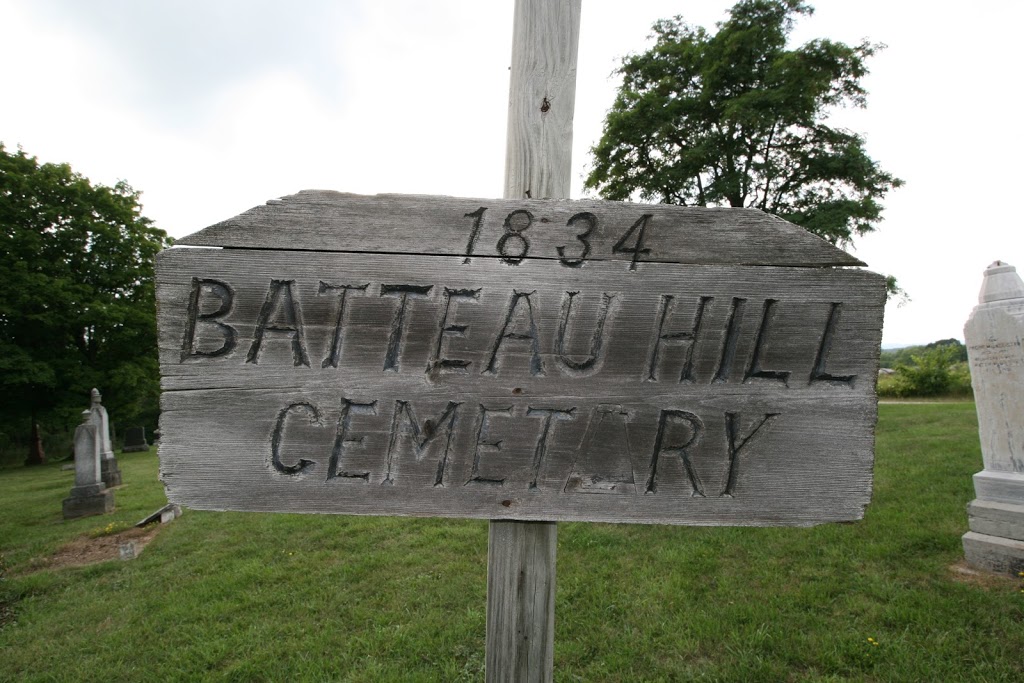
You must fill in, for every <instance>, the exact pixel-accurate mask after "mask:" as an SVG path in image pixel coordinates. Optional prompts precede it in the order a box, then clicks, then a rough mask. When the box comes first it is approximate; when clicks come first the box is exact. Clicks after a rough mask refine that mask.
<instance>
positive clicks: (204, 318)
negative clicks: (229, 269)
mask: <svg viewBox="0 0 1024 683" xmlns="http://www.w3.org/2000/svg"><path fill="white" fill-rule="evenodd" d="M203 292H208V293H209V294H210V295H212V296H215V297H217V298H218V299H220V306H218V307H217V310H215V311H211V312H209V313H203V312H202V304H203ZM234 300H235V293H234V291H233V290H232V289H231V286H230V285H229V284H228V283H226V282H221V281H220V280H211V279H208V278H198V277H194V278H192V291H191V292H190V293H189V297H188V314H187V315H186V317H185V336H184V338H183V339H182V342H181V362H182V363H184V362H185V359H187V358H189V357H190V356H203V357H213V356H223V355H226V354H228V353H231V352H232V351H234V349H235V344H236V343H237V339H238V333H237V332H236V331H235V328H234V327H232V326H231V325H228V324H227V323H222V322H220V321H219V320H217V318H222V317H224V316H226V315H227V314H228V313H230V312H231V307H232V304H233V303H234ZM198 323H204V324H207V325H214V326H216V327H217V329H218V330H220V334H221V336H223V337H224V342H223V343H222V344H221V345H220V346H219V347H218V348H216V349H214V350H212V351H203V350H201V349H199V348H196V331H197V324H198Z"/></svg>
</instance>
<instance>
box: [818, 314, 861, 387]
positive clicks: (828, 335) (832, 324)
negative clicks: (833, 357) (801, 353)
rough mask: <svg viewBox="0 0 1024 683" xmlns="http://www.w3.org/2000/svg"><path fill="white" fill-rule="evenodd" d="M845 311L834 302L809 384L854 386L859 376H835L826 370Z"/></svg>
mask: <svg viewBox="0 0 1024 683" xmlns="http://www.w3.org/2000/svg"><path fill="white" fill-rule="evenodd" d="M842 310H843V305H842V304H841V303H836V302H833V303H832V306H831V308H830V309H829V312H828V321H827V322H826V323H825V331H824V332H822V334H821V343H820V344H818V355H817V356H816V357H815V358H814V368H813V369H812V370H811V378H810V379H809V380H808V382H807V383H808V384H814V383H815V382H829V383H831V384H845V385H847V386H850V387H852V386H853V380H855V379H856V378H857V375H833V374H830V373H829V372H827V371H826V370H825V364H826V363H827V362H828V356H829V354H830V353H831V352H832V341H833V339H835V336H836V328H837V327H839V316H840V313H841V312H842Z"/></svg>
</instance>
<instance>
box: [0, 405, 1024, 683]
mask: <svg viewBox="0 0 1024 683" xmlns="http://www.w3.org/2000/svg"><path fill="white" fill-rule="evenodd" d="M976 430H977V427H976V418H975V414H974V405H973V404H971V403H945V404H932V405H883V406H881V407H880V420H879V425H878V449H877V463H876V468H875V494H874V498H873V502H872V504H871V505H870V506H869V508H868V512H867V516H866V518H865V520H864V521H863V522H859V523H855V524H842V525H829V526H821V527H815V528H812V529H754V528H721V529H718V528H689V527H668V526H636V525H629V526H627V525H607V524H560V525H559V549H558V593H557V607H556V624H557V626H556V628H557V632H556V636H555V679H556V680H559V681H688V680H701V681H751V682H760V681H928V682H931V681H986V682H994V681H1021V680H1024V656H1022V653H1024V593H1022V588H1024V582H1022V581H1021V580H1019V579H1014V578H1010V577H1007V578H999V577H983V576H971V575H965V574H964V573H963V572H962V571H957V570H956V568H955V567H954V565H956V564H957V563H958V562H959V561H960V560H961V559H962V555H963V553H962V550H961V547H960V536H961V535H962V534H963V533H964V532H965V531H966V530H967V518H966V513H965V511H964V506H965V504H966V503H967V502H968V501H969V500H970V499H971V498H973V490H972V484H971V475H972V474H973V473H974V472H976V471H978V470H980V469H981V455H980V452H979V448H978V437H977V431H976ZM120 462H121V468H122V471H123V473H124V481H125V485H124V486H123V487H122V488H120V489H118V490H117V492H116V493H115V496H116V502H117V511H116V512H115V513H114V514H112V515H108V516H105V517H93V518H89V519H85V520H79V521H75V522H64V521H62V520H61V500H62V499H63V498H64V497H65V496H67V494H68V491H69V490H70V487H71V482H72V476H73V474H72V473H70V472H62V471H61V470H60V468H59V467H58V466H45V467H41V468H35V469H24V468H18V469H9V470H3V471H0V549H2V553H3V555H4V558H5V562H6V577H5V578H4V579H3V580H2V581H0V601H2V602H3V603H4V604H3V606H2V607H0V623H2V627H0V680H19V681H22V680H25V681H91V680H96V681H148V680H153V681H192V680H194V681H262V680H266V681H295V680H310V681H326V680H331V681H333V680H338V681H459V680H482V679H483V651H484V609H485V598H486V582H485V579H486V576H485V574H486V553H487V524H486V522H481V521H452V520H419V519H401V518H358V517H337V516H302V515H283V514H282V515H269V514H242V513H205V512H193V511H186V512H185V514H184V516H183V517H181V518H180V519H178V520H176V521H174V522H173V523H171V524H169V525H166V526H164V527H163V528H161V529H160V532H159V533H158V535H157V536H156V537H155V539H154V540H153V541H152V542H151V543H150V544H149V545H148V546H147V547H146V549H145V551H144V552H143V553H142V555H141V556H140V557H138V558H137V559H135V560H132V561H128V562H125V561H120V560H114V561H108V562H102V563H99V564H93V565H90V566H86V567H63V568H55V567H52V566H50V567H47V564H46V561H45V559H46V558H47V557H50V556H52V555H53V554H54V553H55V552H56V551H57V550H58V549H59V548H60V547H61V546H62V545H64V544H66V543H67V542H69V541H71V540H72V539H74V538H76V537H79V536H82V535H87V534H89V532H90V531H92V532H94V533H98V532H99V531H101V530H102V528H103V527H104V526H105V525H107V524H109V523H110V522H125V523H133V522H135V521H137V520H138V519H141V518H142V517H143V516H145V515H146V514H148V513H149V512H152V511H153V510H155V509H157V508H158V507H160V506H161V505H162V504H163V503H164V498H163V489H162V487H161V486H160V484H159V482H158V481H157V463H156V458H155V457H154V455H152V454H146V453H142V454H125V455H122V456H121V457H120Z"/></svg>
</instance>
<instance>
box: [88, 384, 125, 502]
mask: <svg viewBox="0 0 1024 683" xmlns="http://www.w3.org/2000/svg"><path fill="white" fill-rule="evenodd" d="M102 401H103V397H102V396H100V391H99V389H93V390H92V405H91V407H90V412H91V416H90V418H89V423H90V424H92V425H94V426H95V427H96V438H97V439H98V441H99V445H98V447H99V449H100V466H101V468H102V476H103V483H104V484H106V486H107V488H114V487H115V486H120V485H121V468H120V467H118V464H117V458H115V457H114V449H113V448H112V447H111V445H110V418H109V417H108V416H107V409H106V408H104V407H103V402H102Z"/></svg>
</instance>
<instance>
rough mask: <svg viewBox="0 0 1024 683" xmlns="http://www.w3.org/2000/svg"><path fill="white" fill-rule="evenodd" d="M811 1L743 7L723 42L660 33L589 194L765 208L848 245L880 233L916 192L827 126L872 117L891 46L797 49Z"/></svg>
mask: <svg viewBox="0 0 1024 683" xmlns="http://www.w3.org/2000/svg"><path fill="white" fill-rule="evenodd" d="M812 12H813V9H812V8H811V7H809V6H808V5H806V4H804V3H803V2H801V0H741V1H740V2H738V3H737V4H736V5H735V6H733V8H732V9H731V10H730V13H729V18H728V19H727V20H726V21H724V22H721V23H719V24H718V30H717V32H715V33H709V32H708V31H706V30H705V29H703V28H700V27H693V26H690V25H688V24H686V23H685V22H684V21H683V19H682V17H679V16H677V17H675V18H673V19H667V20H661V21H658V22H657V23H655V24H654V27H653V30H654V36H653V37H654V39H655V42H654V45H653V47H651V48H650V49H649V50H647V51H646V52H643V53H642V54H636V55H632V56H629V57H626V58H625V59H624V60H623V62H622V66H621V67H620V68H619V69H618V73H619V75H621V76H622V85H621V86H620V88H619V91H618V96H617V98H616V100H615V103H614V104H613V106H612V109H611V110H610V111H609V113H608V116H607V119H606V120H605V124H604V132H603V135H602V137H601V139H600V141H599V142H598V143H597V145H596V146H594V147H593V149H592V150H591V152H592V154H593V162H592V170H591V172H590V174H589V176H588V177H587V179H586V187H587V188H589V189H593V190H597V191H598V192H599V193H600V194H601V196H603V197H604V198H606V199H616V200H629V199H640V200H643V201H656V202H663V203H667V204H683V205H696V206H733V207H753V208H758V209H761V210H763V211H767V212H769V213H772V214H775V215H778V216H781V217H782V218H785V219H786V220H789V221H792V222H793V223H796V224H797V225H801V226H803V227H804V228H806V229H807V230H809V231H811V232H813V233H815V234H817V235H820V236H821V237H824V238H825V239H828V240H829V241H831V242H832V243H834V244H840V245H843V244H846V243H849V242H850V241H851V240H852V239H853V237H854V236H855V235H861V234H864V233H866V232H869V231H872V230H874V229H875V226H876V224H877V223H878V221H879V220H880V219H881V213H882V205H881V204H880V200H881V199H882V198H884V197H885V195H886V193H887V192H888V191H889V190H891V189H892V188H895V187H899V186H900V185H902V181H901V180H899V179H898V178H895V177H894V176H892V175H890V174H889V173H886V172H885V171H883V170H882V169H881V168H879V165H878V164H877V163H876V162H875V161H873V160H872V159H871V158H870V157H869V156H868V154H867V152H866V151H865V149H864V139H863V138H862V137H861V136H859V135H857V134H855V133H853V132H850V131H848V130H843V129H840V128H834V127H831V126H829V125H827V120H828V114H829V112H830V110H833V109H834V108H836V107H840V106H854V107H864V106H865V97H866V92H865V90H864V88H863V87H862V86H861V79H862V78H863V77H864V76H865V75H866V74H867V73H868V70H867V67H866V66H865V62H866V60H867V59H868V58H869V57H871V56H872V55H873V54H874V53H875V52H876V51H877V50H879V49H880V48H881V47H882V46H880V45H876V44H872V43H869V42H866V41H865V42H862V43H860V44H858V45H855V46H849V45H846V44H843V43H840V42H834V41H831V40H824V39H822V40H813V41H811V42H809V43H807V44H805V45H802V46H800V47H796V48H789V47H788V46H787V41H788V38H789V34H790V32H791V30H792V28H793V22H794V20H795V19H796V18H797V17H798V16H800V15H810V14H811V13H812Z"/></svg>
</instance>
